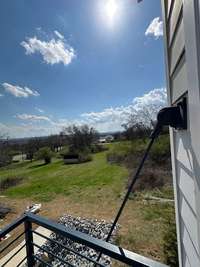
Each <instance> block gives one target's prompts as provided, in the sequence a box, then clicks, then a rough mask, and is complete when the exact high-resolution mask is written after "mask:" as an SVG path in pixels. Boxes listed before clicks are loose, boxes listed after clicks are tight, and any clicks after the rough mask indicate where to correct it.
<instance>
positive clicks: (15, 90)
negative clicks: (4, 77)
mask: <svg viewBox="0 0 200 267" xmlns="http://www.w3.org/2000/svg"><path fill="white" fill-rule="evenodd" d="M2 86H3V88H4V89H5V91H6V92H8V93H10V94H12V95H13V96H15V97H24V98H27V97H29V96H39V95H40V94H39V93H38V91H36V90H32V89H30V88H28V87H26V86H25V87H21V86H19V85H12V84H9V83H3V84H2Z"/></svg>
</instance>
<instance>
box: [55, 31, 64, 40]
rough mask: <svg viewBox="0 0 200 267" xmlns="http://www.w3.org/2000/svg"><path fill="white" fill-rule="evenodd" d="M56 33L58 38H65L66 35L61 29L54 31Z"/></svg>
mask: <svg viewBox="0 0 200 267" xmlns="http://www.w3.org/2000/svg"><path fill="white" fill-rule="evenodd" d="M54 33H55V35H56V36H57V37H58V38H60V39H65V37H64V36H63V35H62V34H61V33H60V32H59V31H54Z"/></svg>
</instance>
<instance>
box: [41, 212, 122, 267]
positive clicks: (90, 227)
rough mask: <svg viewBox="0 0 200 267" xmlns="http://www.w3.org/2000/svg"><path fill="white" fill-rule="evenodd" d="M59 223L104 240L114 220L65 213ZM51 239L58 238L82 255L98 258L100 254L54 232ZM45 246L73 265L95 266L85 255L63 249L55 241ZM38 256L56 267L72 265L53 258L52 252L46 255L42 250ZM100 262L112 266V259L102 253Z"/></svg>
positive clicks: (112, 239) (114, 235)
mask: <svg viewBox="0 0 200 267" xmlns="http://www.w3.org/2000/svg"><path fill="white" fill-rule="evenodd" d="M58 223H60V224H62V225H65V226H66V227H69V228H71V229H73V230H77V231H80V232H82V233H85V234H88V235H90V236H93V237H95V238H99V239H102V240H105V239H106V237H107V235H108V232H109V230H110V228H111V225H112V221H110V222H107V221H105V220H96V219H87V218H81V217H73V216H71V215H63V216H62V217H61V218H60V219H59V221H58ZM118 227H119V226H117V227H116V229H115V230H114V233H113V236H112V238H111V241H110V242H111V243H113V241H114V240H115V237H116V232H117V229H118ZM51 239H53V240H56V241H58V242H61V243H62V244H63V245H65V246H67V247H70V248H71V249H73V250H75V251H77V252H79V253H81V254H82V255H85V256H87V257H89V258H90V259H93V260H96V259H97V257H98V255H99V253H98V252H96V251H95V250H93V249H91V248H89V247H87V246H85V245H82V244H79V243H76V242H73V241H72V240H70V239H68V238H64V237H62V236H60V235H57V234H54V233H52V235H51ZM43 247H44V248H46V249H48V250H49V251H51V252H52V253H54V254H55V255H57V256H59V257H61V258H62V259H64V260H65V261H67V262H69V263H70V264H72V265H73V266H83V267H84V266H88V267H90V266H94V263H92V262H90V261H88V260H87V259H84V258H83V257H80V256H78V255H76V254H74V253H72V252H69V251H68V250H66V249H63V248H62V247H60V246H59V245H57V244H55V243H53V242H50V241H48V242H46V244H45V245H44V246H43ZM38 256H40V257H42V258H43V259H44V260H45V261H48V262H50V264H52V266H54V267H61V266H70V265H66V264H64V263H63V262H62V261H60V260H58V259H55V258H52V257H51V255H50V254H49V255H45V254H44V253H42V251H40V252H39V253H38ZM100 262H101V263H102V264H103V265H104V266H111V259H110V258H109V257H108V256H104V255H102V257H101V260H100ZM41 266H42V265H41Z"/></svg>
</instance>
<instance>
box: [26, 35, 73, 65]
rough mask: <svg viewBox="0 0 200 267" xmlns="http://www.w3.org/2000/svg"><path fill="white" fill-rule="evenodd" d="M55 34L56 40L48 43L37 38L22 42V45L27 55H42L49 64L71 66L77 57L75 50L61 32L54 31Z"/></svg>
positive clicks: (53, 39)
mask: <svg viewBox="0 0 200 267" xmlns="http://www.w3.org/2000/svg"><path fill="white" fill-rule="evenodd" d="M54 34H55V38H52V39H50V40H48V41H45V40H40V39H38V38H37V37H36V36H34V37H31V38H26V41H23V42H21V45H22V46H23V47H24V48H25V51H26V54H27V55H31V54H34V53H38V54H41V55H42V57H43V60H44V62H46V63H47V64H50V65H54V64H58V63H63V64H64V65H69V64H70V63H71V62H72V60H73V59H74V58H75V57H76V53H75V50H74V48H73V47H71V46H70V45H69V44H68V43H67V41H66V40H65V38H64V36H63V35H62V34H61V33H60V32H58V31H54Z"/></svg>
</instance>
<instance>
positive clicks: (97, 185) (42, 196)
mask: <svg viewBox="0 0 200 267" xmlns="http://www.w3.org/2000/svg"><path fill="white" fill-rule="evenodd" d="M93 158H94V159H93V161H91V162H88V163H84V164H72V165H64V164H63V161H62V160H61V159H54V161H53V163H51V164H49V165H44V164H42V162H39V161H34V162H33V163H29V162H25V163H23V162H22V163H19V164H13V165H11V166H9V167H7V168H4V169H2V170H0V177H1V178H0V179H6V178H8V177H9V178H10V177H13V178H22V179H23V180H22V183H21V184H19V185H18V186H15V187H11V188H10V189H8V190H7V191H6V192H5V194H6V195H8V196H10V197H13V198H26V197H31V198H33V199H35V200H37V201H50V200H52V199H53V198H55V197H56V196H57V195H61V194H62V195H64V196H69V195H70V196H71V197H72V198H77V197H78V198H79V199H80V198H81V199H84V200H85V201H91V200H93V198H95V197H96V194H97V193H98V192H99V190H100V191H101V193H102V194H106V195H109V194H111V195H112V197H113V198H116V196H117V195H118V194H119V193H120V190H121V188H123V185H124V182H125V179H126V178H127V176H128V171H127V169H126V168H125V167H120V166H117V165H110V164H108V163H107V162H106V158H105V152H104V153H98V154H95V155H94V156H93Z"/></svg>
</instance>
